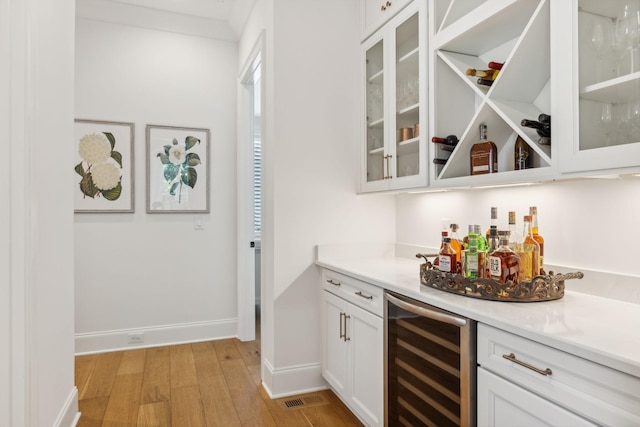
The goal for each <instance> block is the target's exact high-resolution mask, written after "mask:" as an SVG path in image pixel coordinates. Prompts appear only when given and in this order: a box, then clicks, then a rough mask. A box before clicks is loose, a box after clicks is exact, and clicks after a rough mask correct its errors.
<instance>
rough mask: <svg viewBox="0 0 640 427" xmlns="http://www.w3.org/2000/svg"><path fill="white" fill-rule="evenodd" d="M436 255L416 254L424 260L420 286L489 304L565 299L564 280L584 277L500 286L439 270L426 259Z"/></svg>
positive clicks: (572, 275) (549, 277)
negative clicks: (486, 301)
mask: <svg viewBox="0 0 640 427" xmlns="http://www.w3.org/2000/svg"><path fill="white" fill-rule="evenodd" d="M436 256H437V254H436V255H434V254H427V255H425V254H417V255H416V258H424V260H425V263H424V264H421V265H420V283H422V284H423V285H424V286H428V287H430V288H434V289H439V290H441V291H445V292H451V293H454V294H458V295H464V296H467V297H472V298H480V299H486V300H491V301H510V302H539V301H552V300H556V299H560V298H562V297H563V296H564V281H565V280H569V279H582V277H583V276H584V275H583V274H582V273H581V272H576V273H567V274H554V273H553V271H550V272H549V274H545V275H540V276H535V277H534V278H533V279H532V280H531V281H530V282H520V283H516V284H514V283H512V282H507V283H505V284H500V283H497V282H495V281H493V280H491V279H468V278H466V277H464V276H462V275H460V274H453V273H445V272H443V271H440V270H438V269H437V268H435V267H434V266H433V264H432V263H431V262H430V261H429V259H428V257H436Z"/></svg>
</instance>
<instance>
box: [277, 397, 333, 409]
mask: <svg viewBox="0 0 640 427" xmlns="http://www.w3.org/2000/svg"><path fill="white" fill-rule="evenodd" d="M279 402H280V403H281V404H282V406H283V407H284V409H298V408H304V407H309V406H317V405H326V404H328V403H329V402H327V400H326V399H325V398H324V397H323V396H322V395H320V394H309V395H306V396H302V397H293V398H288V399H279Z"/></svg>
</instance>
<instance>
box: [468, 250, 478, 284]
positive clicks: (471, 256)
mask: <svg viewBox="0 0 640 427" xmlns="http://www.w3.org/2000/svg"><path fill="white" fill-rule="evenodd" d="M466 267H467V271H466V276H467V277H473V278H475V277H477V276H478V254H477V253H468V254H467V258H466Z"/></svg>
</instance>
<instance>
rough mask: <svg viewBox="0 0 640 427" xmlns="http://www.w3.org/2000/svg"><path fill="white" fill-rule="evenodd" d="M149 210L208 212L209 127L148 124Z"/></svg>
mask: <svg viewBox="0 0 640 427" xmlns="http://www.w3.org/2000/svg"><path fill="white" fill-rule="evenodd" d="M146 137H147V213H207V212H209V130H208V129H199V128H183V127H173V126H157V125H147V131H146Z"/></svg>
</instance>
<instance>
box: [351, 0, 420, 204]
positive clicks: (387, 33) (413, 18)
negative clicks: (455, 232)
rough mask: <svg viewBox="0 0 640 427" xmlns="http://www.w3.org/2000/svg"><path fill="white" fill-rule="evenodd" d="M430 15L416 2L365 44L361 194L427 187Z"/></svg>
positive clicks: (363, 58)
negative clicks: (428, 16)
mask: <svg viewBox="0 0 640 427" xmlns="http://www.w3.org/2000/svg"><path fill="white" fill-rule="evenodd" d="M394 4H395V3H394ZM426 14H427V7H426V2H425V1H422V0H420V1H414V2H413V3H411V4H410V5H408V6H407V7H406V8H405V9H403V10H402V11H401V12H400V13H399V14H398V15H396V16H395V17H394V18H393V19H391V20H390V21H389V22H388V23H387V24H385V26H383V27H382V28H381V29H380V30H378V31H377V32H376V33H375V34H373V35H372V36H371V37H370V38H369V39H367V40H366V41H365V42H364V43H363V44H362V70H363V71H362V75H363V93H364V102H363V106H362V110H361V111H362V113H361V114H362V117H364V120H363V121H362V128H363V141H362V145H361V146H362V149H361V152H362V160H361V180H360V181H361V182H360V191H362V192H367V191H383V190H396V189H404V188H415V187H424V186H426V185H427V165H426V158H427V156H426V135H425V132H428V125H427V108H426V106H427V96H428V91H427V87H426V83H427V81H428V78H427V34H426V27H427V17H426Z"/></svg>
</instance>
